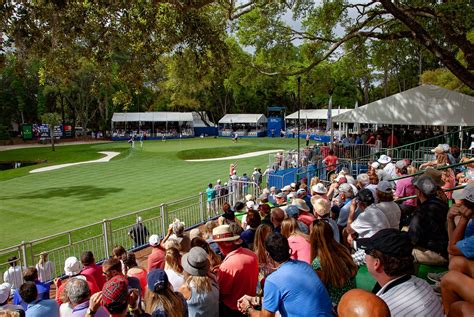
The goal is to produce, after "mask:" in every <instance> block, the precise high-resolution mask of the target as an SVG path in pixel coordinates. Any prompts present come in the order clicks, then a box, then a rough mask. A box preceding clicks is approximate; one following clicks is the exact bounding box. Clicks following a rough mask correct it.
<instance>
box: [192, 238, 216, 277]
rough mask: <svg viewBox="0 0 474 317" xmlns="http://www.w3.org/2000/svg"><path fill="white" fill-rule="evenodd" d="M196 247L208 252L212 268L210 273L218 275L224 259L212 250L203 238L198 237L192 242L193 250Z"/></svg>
mask: <svg viewBox="0 0 474 317" xmlns="http://www.w3.org/2000/svg"><path fill="white" fill-rule="evenodd" d="M194 247H200V248H202V249H203V250H204V251H206V252H207V258H208V260H209V263H210V266H211V268H210V271H211V272H212V273H213V274H217V270H218V269H219V266H220V265H221V263H222V258H221V257H220V256H219V255H217V254H216V253H215V252H214V251H213V250H212V248H211V247H210V246H209V244H208V243H207V242H206V240H204V239H203V238H199V237H197V238H194V239H193V240H191V248H194Z"/></svg>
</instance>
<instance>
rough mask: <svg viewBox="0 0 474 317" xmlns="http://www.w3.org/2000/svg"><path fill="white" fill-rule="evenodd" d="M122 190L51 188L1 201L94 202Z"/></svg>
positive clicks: (106, 188) (77, 187) (73, 187)
mask: <svg viewBox="0 0 474 317" xmlns="http://www.w3.org/2000/svg"><path fill="white" fill-rule="evenodd" d="M122 190H123V188H116V187H105V188H104V187H96V186H70V187H53V188H45V189H42V190H37V191H34V192H31V193H29V194H25V195H22V196H6V197H1V196H0V198H2V199H38V198H39V199H41V198H51V197H71V198H76V199H81V200H94V199H100V198H104V197H105V196H107V195H109V194H114V193H117V192H120V191H122Z"/></svg>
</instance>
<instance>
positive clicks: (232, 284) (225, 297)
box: [212, 225, 258, 317]
mask: <svg viewBox="0 0 474 317" xmlns="http://www.w3.org/2000/svg"><path fill="white" fill-rule="evenodd" d="M212 236H213V239H214V241H216V242H217V243H218V244H219V248H220V249H221V251H222V253H223V254H224V255H225V259H224V261H223V262H222V264H221V266H220V267H219V271H218V275H217V280H218V282H219V301H220V306H219V307H220V309H219V311H220V314H221V316H229V317H232V316H241V314H240V312H239V311H238V307H237V300H238V299H239V298H241V297H242V296H243V295H245V294H250V295H255V291H256V287H257V281H258V259H257V256H256V255H255V253H253V252H252V251H250V250H247V249H244V248H242V247H241V243H242V240H241V239H240V236H238V235H235V234H234V233H233V232H232V231H231V229H230V228H229V226H228V225H222V226H219V227H216V228H214V230H213V232H212Z"/></svg>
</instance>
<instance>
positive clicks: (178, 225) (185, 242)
mask: <svg viewBox="0 0 474 317" xmlns="http://www.w3.org/2000/svg"><path fill="white" fill-rule="evenodd" d="M171 228H172V230H173V234H172V235H170V236H169V240H170V241H171V240H175V241H177V242H178V244H179V248H178V250H179V252H181V253H186V252H188V251H189V249H191V239H189V237H188V236H187V235H186V234H185V233H184V222H181V221H179V219H175V221H173V223H172V224H171Z"/></svg>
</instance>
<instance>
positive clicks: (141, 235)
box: [128, 217, 150, 248]
mask: <svg viewBox="0 0 474 317" xmlns="http://www.w3.org/2000/svg"><path fill="white" fill-rule="evenodd" d="M142 221H143V220H142V217H137V223H136V224H135V225H133V227H132V228H131V229H130V230H129V231H128V235H129V236H130V237H131V238H132V240H133V247H134V248H138V247H141V246H142V245H144V244H145V243H146V240H147V238H148V236H149V235H150V233H149V232H148V229H147V228H146V227H145V225H144V224H143V222H142Z"/></svg>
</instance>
